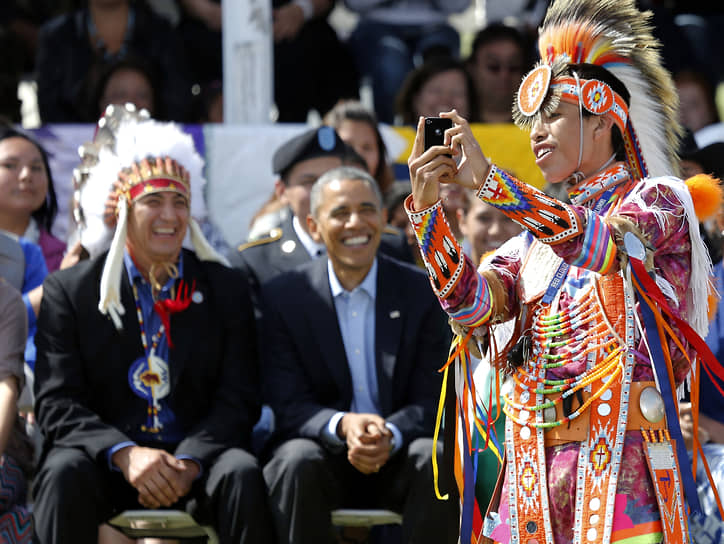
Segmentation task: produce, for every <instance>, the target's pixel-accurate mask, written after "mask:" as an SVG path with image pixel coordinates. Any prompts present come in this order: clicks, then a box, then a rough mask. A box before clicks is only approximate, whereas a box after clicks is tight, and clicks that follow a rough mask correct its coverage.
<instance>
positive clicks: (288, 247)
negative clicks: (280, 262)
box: [282, 240, 297, 253]
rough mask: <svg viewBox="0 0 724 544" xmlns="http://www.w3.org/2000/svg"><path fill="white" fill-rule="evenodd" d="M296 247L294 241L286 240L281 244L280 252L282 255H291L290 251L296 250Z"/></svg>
mask: <svg viewBox="0 0 724 544" xmlns="http://www.w3.org/2000/svg"><path fill="white" fill-rule="evenodd" d="M296 247H297V244H296V242H295V241H294V240H287V241H286V242H284V243H283V244H282V251H283V252H284V253H291V252H292V251H294V248H296Z"/></svg>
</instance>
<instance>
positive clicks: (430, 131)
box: [425, 117, 453, 151]
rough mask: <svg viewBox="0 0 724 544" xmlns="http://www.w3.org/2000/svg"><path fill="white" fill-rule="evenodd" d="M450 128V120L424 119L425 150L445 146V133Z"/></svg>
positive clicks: (440, 118)
mask: <svg viewBox="0 0 724 544" xmlns="http://www.w3.org/2000/svg"><path fill="white" fill-rule="evenodd" d="M452 126H453V123H452V120H451V119H445V118H443V117H425V150H426V151H427V150H428V149H430V148H431V147H433V146H436V145H445V131H446V130H447V129H449V128H452Z"/></svg>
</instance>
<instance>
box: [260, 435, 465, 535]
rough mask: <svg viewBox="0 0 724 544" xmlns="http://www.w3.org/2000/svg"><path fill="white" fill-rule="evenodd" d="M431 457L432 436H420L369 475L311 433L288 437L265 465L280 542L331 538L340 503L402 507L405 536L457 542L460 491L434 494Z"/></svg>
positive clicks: (357, 506)
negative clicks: (334, 514)
mask: <svg viewBox="0 0 724 544" xmlns="http://www.w3.org/2000/svg"><path fill="white" fill-rule="evenodd" d="M441 449H442V448H440V449H439V450H438V451H440V450H441ZM431 457H432V440H431V439H429V438H419V439H417V440H414V441H413V442H412V443H411V444H410V445H409V446H408V447H406V448H402V449H401V450H400V451H398V452H397V453H396V454H395V455H394V456H393V457H392V458H391V459H390V460H389V461H388V462H387V464H386V465H384V466H383V467H382V468H381V469H380V471H379V472H377V473H374V474H370V475H364V474H362V473H361V472H359V471H358V470H357V469H355V468H354V467H353V466H352V465H351V464H350V463H349V461H348V460H347V455H346V451H343V452H341V453H338V454H333V453H330V452H329V450H327V449H325V448H324V447H323V446H321V445H320V444H319V443H318V442H316V441H314V440H309V439H306V438H295V439H292V440H289V441H287V442H284V443H283V444H282V445H281V446H280V447H279V448H278V449H277V450H276V451H275V452H274V455H273V457H272V459H271V460H270V461H269V462H268V463H267V464H266V466H265V467H264V478H265V479H266V482H267V486H268V488H269V493H270V496H271V500H272V515H273V517H274V522H275V525H276V531H277V536H278V542H279V543H280V544H309V543H310V542H313V543H317V544H326V543H329V542H331V541H332V540H331V536H330V535H331V534H332V532H331V517H330V513H331V511H332V510H334V509H335V508H387V509H390V510H394V511H397V512H400V513H402V518H403V522H402V534H403V542H405V543H415V544H423V543H428V542H429V543H431V544H433V543H434V544H447V543H450V544H454V543H455V542H457V534H458V533H457V529H458V501H457V497H456V496H452V495H451V497H450V500H448V501H439V500H437V498H436V497H435V492H434V489H433V476H432V463H431ZM439 457H440V458H442V456H441V455H439Z"/></svg>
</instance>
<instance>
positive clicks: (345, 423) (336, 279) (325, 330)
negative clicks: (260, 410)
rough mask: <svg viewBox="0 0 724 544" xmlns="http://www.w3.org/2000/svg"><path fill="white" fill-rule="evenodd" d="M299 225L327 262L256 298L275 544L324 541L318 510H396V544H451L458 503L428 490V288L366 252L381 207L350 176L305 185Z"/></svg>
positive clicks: (439, 325)
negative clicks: (273, 426)
mask: <svg viewBox="0 0 724 544" xmlns="http://www.w3.org/2000/svg"><path fill="white" fill-rule="evenodd" d="M307 222H308V224H309V232H310V235H311V237H312V238H313V239H314V241H315V242H316V243H318V244H323V245H324V246H325V247H326V252H327V257H326V258H321V259H317V260H314V261H312V262H310V263H307V264H305V265H303V266H301V267H299V268H297V269H296V270H293V271H291V272H288V273H285V274H282V275H280V276H278V277H276V278H275V279H273V280H271V281H270V282H269V283H268V284H265V285H264V287H263V301H264V304H263V309H264V324H265V327H264V329H263V330H264V331H265V345H266V346H267V349H265V350H264V354H263V357H264V360H263V369H264V371H263V382H264V394H265V397H266V399H267V400H268V401H269V403H270V404H271V406H272V409H273V410H274V412H275V415H276V421H277V428H278V433H277V435H276V436H275V437H274V440H275V444H276V446H277V447H276V449H275V450H274V453H273V456H272V458H271V460H270V461H269V462H268V463H267V464H266V465H265V467H264V477H265V479H266V482H267V485H268V487H269V493H270V496H271V501H272V512H273V517H274V523H275V527H276V530H277V534H278V536H279V538H280V541H282V542H295V543H297V542H299V543H306V542H316V543H328V542H330V529H331V526H330V525H331V523H330V512H331V511H332V510H333V509H335V508H342V507H347V508H389V509H392V510H395V511H398V512H401V513H402V516H403V522H402V533H403V541H404V542H416V543H426V542H430V543H436V544H440V543H447V542H449V543H454V542H457V527H456V522H457V505H456V504H455V502H456V501H455V500H453V499H452V498H451V499H450V500H447V501H439V500H438V499H437V498H436V497H435V493H434V488H433V469H432V463H431V455H432V452H433V449H434V448H435V446H434V444H433V441H432V434H433V423H434V415H435V401H436V399H437V397H438V394H439V388H440V385H441V380H440V375H439V374H438V373H437V372H436V370H437V369H438V368H439V367H440V366H441V363H444V361H445V360H446V357H447V355H446V354H447V348H448V343H449V339H450V337H449V333H448V328H447V326H446V324H445V318H444V316H443V315H442V314H441V309H440V307H439V305H438V304H437V303H436V302H435V300H434V298H433V297H428V296H421V295H423V293H424V292H423V290H422V289H423V288H427V283H428V281H427V279H426V278H425V275H424V273H422V271H420V270H418V269H416V268H414V267H412V266H409V265H406V264H402V263H398V262H395V261H394V260H391V259H389V258H387V257H385V256H384V255H383V254H380V253H378V252H377V247H378V245H379V243H380V238H381V235H382V229H383V226H384V224H385V214H384V210H383V207H382V195H381V193H380V191H379V188H378V187H377V184H376V182H375V180H374V179H373V178H372V177H371V176H369V175H368V174H367V173H365V172H363V171H361V170H359V169H356V168H348V167H343V168H337V169H334V170H331V171H329V172H327V173H325V174H324V175H323V176H322V177H321V178H319V180H317V181H316V183H315V184H314V187H313V188H312V193H311V213H310V215H309V216H308V219H307ZM441 446H442V445H441V443H439V444H437V451H438V452H441V450H442V447H441Z"/></svg>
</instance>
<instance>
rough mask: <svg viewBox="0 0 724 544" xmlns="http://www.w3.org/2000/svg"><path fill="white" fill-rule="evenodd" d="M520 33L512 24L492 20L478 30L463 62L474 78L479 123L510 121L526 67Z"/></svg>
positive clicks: (523, 43) (523, 44)
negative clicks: (493, 22) (488, 24)
mask: <svg viewBox="0 0 724 544" xmlns="http://www.w3.org/2000/svg"><path fill="white" fill-rule="evenodd" d="M528 57H529V55H528V49H527V45H526V42H525V38H524V37H523V35H522V34H521V33H520V32H518V30H516V29H515V28H513V27H511V26H506V25H504V24H492V25H490V26H487V27H485V28H483V29H482V30H481V31H480V32H478V33H477V35H476V36H475V39H474V40H473V47H472V51H471V53H470V56H469V57H468V59H467V61H466V66H467V69H468V71H469V72H470V75H471V77H472V78H473V81H474V82H475V92H476V95H477V98H478V112H479V118H480V121H481V122H482V123H512V122H513V117H512V105H513V99H514V97H515V93H516V91H517V90H518V87H519V85H520V80H521V79H522V78H523V74H524V73H526V72H527V71H528V64H529V61H528Z"/></svg>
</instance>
